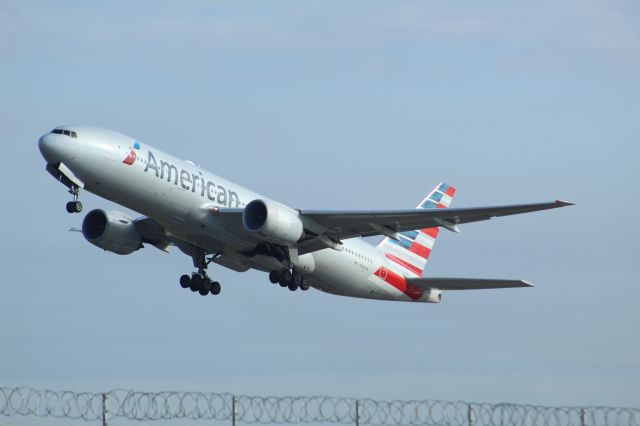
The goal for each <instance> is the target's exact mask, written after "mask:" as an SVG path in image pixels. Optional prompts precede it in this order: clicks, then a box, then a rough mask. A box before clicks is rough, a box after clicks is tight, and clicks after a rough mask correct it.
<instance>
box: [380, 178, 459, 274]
mask: <svg viewBox="0 0 640 426" xmlns="http://www.w3.org/2000/svg"><path fill="white" fill-rule="evenodd" d="M455 192H456V189H455V188H454V187H453V186H450V185H447V184H446V183H440V184H439V185H438V186H436V187H435V188H434V189H433V191H431V193H429V195H427V196H426V197H425V198H424V200H422V201H421V202H420V204H418V206H417V207H416V209H433V208H446V207H449V206H450V205H451V201H452V200H453V195H454V194H455ZM439 230H440V228H438V227H435V228H425V229H417V230H415V231H407V232H401V233H400V234H399V235H400V241H397V240H394V239H392V238H388V237H387V238H385V239H384V240H382V242H381V243H380V244H378V249H379V250H380V251H382V252H383V253H384V254H385V257H386V258H387V259H389V260H390V261H392V262H393V263H394V264H395V265H396V266H397V268H398V271H400V272H401V273H402V275H404V276H405V277H406V276H409V277H412V276H414V277H415V276H417V277H419V276H421V275H422V271H424V268H425V266H426V264H427V260H428V259H429V255H430V254H431V250H433V244H434V243H435V241H436V238H437V237H438V232H439Z"/></svg>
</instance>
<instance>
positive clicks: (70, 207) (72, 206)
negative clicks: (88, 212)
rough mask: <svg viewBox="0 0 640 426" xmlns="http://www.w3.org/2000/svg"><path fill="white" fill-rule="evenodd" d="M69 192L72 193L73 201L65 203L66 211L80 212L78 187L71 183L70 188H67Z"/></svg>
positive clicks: (80, 204)
mask: <svg viewBox="0 0 640 426" xmlns="http://www.w3.org/2000/svg"><path fill="white" fill-rule="evenodd" d="M69 194H71V195H73V201H69V202H68V203H67V213H80V212H81V211H82V203H81V202H80V201H78V196H79V195H80V188H78V187H77V186H75V185H73V186H72V187H71V189H69Z"/></svg>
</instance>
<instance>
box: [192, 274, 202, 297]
mask: <svg viewBox="0 0 640 426" xmlns="http://www.w3.org/2000/svg"><path fill="white" fill-rule="evenodd" d="M200 288H202V277H201V276H200V275H198V274H195V275H194V276H193V277H191V285H190V286H189V289H190V290H191V291H193V292H194V293H195V292H196V291H198V290H200Z"/></svg>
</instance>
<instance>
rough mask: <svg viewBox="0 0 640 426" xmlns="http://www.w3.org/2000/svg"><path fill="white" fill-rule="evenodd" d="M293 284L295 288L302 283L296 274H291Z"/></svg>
mask: <svg viewBox="0 0 640 426" xmlns="http://www.w3.org/2000/svg"><path fill="white" fill-rule="evenodd" d="M292 283H293V284H295V286H296V287H300V284H301V283H302V275H300V274H298V273H297V272H295V273H294V274H293V281H292Z"/></svg>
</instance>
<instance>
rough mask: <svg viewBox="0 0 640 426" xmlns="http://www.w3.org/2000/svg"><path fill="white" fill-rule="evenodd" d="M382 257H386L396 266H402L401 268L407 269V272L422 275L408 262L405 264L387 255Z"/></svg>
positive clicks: (420, 271)
mask: <svg viewBox="0 0 640 426" xmlns="http://www.w3.org/2000/svg"><path fill="white" fill-rule="evenodd" d="M384 255H385V256H386V257H387V259H389V260H392V261H393V262H396V263H397V264H398V265H400V266H402V267H403V268H407V269H408V270H410V271H411V272H413V273H414V274H416V275H422V270H420V269H418V268H416V267H415V266H413V265H412V264H410V263H408V262H405V261H404V260H402V259H399V258H397V257H395V256H394V255H392V254H389V253H385V254H384Z"/></svg>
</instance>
